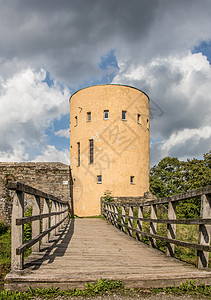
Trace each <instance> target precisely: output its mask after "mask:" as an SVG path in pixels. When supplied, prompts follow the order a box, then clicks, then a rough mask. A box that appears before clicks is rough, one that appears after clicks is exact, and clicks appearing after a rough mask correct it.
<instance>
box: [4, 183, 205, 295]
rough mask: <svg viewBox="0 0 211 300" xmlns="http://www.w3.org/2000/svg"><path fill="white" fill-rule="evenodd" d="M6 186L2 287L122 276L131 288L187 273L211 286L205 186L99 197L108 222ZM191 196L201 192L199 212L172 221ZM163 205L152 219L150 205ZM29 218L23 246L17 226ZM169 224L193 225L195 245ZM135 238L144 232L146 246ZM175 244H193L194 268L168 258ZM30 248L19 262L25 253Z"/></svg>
mask: <svg viewBox="0 0 211 300" xmlns="http://www.w3.org/2000/svg"><path fill="white" fill-rule="evenodd" d="M8 188H10V189H12V190H14V191H15V196H14V200H13V214H12V248H11V251H12V265H11V272H10V273H9V274H8V275H7V276H6V278H5V287H6V288H9V289H11V290H26V289H27V287H28V286H31V287H51V286H56V287H61V288H63V289H66V288H73V287H77V288H82V287H84V285H85V283H86V282H89V283H93V282H95V281H96V280H98V279H99V278H107V279H115V280H122V281H123V283H124V285H125V286H126V287H138V288H152V287H166V286H169V285H171V286H178V285H179V284H180V283H181V282H185V281H186V280H187V279H191V280H196V282H197V283H198V284H202V283H205V284H209V285H210V284H211V272H210V270H209V269H208V268H207V267H208V260H209V251H210V249H211V247H210V229H211V218H210V216H211V199H210V195H211V186H208V187H205V188H201V189H198V190H194V191H191V192H187V193H184V194H179V195H175V196H172V197H168V198H164V199H158V200H150V201H147V202H143V203H140V202H139V203H115V202H106V201H103V200H102V202H101V207H102V215H104V218H106V219H107V221H106V220H103V219H98V218H83V219H81V218H68V209H69V208H68V203H67V202H63V201H61V200H59V199H58V198H55V197H53V196H51V195H49V194H45V193H43V192H41V191H39V190H36V189H33V188H31V187H29V186H26V185H23V184H21V183H17V182H15V183H9V185H8ZM24 193H28V194H31V195H34V205H33V213H32V216H30V217H24ZM196 197H200V198H201V218H200V219H187V220H185V219H177V218H176V203H177V202H178V201H183V200H185V199H189V198H196ZM40 198H43V204H42V205H41V201H40ZM163 204H166V207H168V208H165V209H168V218H167V219H164V218H158V217H159V214H158V213H157V211H158V210H157V207H159V206H162V205H163ZM41 207H43V208H42V209H41ZM145 209H148V214H149V212H151V217H150V218H146V217H144V213H143V212H144V210H145ZM41 211H42V212H41ZM29 222H32V239H31V240H30V241H29V242H27V243H25V244H24V243H23V232H24V231H23V226H24V224H26V223H29ZM143 222H146V223H147V222H148V223H149V224H150V228H149V231H148V232H145V231H144V229H143ZM159 223H162V224H167V236H166V237H164V236H160V235H158V234H157V224H159ZM176 224H198V225H199V240H198V243H195V244H194V243H190V242H187V241H178V240H177V239H176ZM112 225H113V226H112ZM114 227H115V228H114ZM126 233H127V234H126ZM142 236H145V237H148V238H149V244H150V245H149V246H148V245H146V244H144V243H142V242H140V240H141V239H142ZM134 237H135V238H134ZM156 240H162V241H164V242H165V243H166V246H167V251H166V253H162V252H161V251H158V250H157V249H155V248H154V247H155V245H156ZM174 245H179V246H182V247H189V248H190V247H191V248H194V249H196V250H197V258H196V259H197V265H198V268H196V267H194V266H193V265H189V264H187V263H184V262H181V261H179V260H177V259H175V258H174V257H173V255H174ZM29 247H32V253H31V255H30V256H28V257H27V258H26V259H25V260H24V261H23V256H24V255H23V254H24V251H25V250H26V249H28V248H29Z"/></svg>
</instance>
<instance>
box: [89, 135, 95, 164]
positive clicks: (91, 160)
mask: <svg viewBox="0 0 211 300" xmlns="http://www.w3.org/2000/svg"><path fill="white" fill-rule="evenodd" d="M89 163H90V164H93V163H94V140H89Z"/></svg>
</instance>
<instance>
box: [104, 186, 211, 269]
mask: <svg viewBox="0 0 211 300" xmlns="http://www.w3.org/2000/svg"><path fill="white" fill-rule="evenodd" d="M199 196H200V199H201V215H200V219H177V216H176V203H177V202H178V201H184V200H187V199H190V198H196V197H199ZM101 201H102V202H101V210H102V215H103V216H104V217H105V218H106V219H107V220H108V221H109V222H111V223H112V224H113V225H114V226H115V227H117V228H119V229H120V230H122V231H123V232H125V233H127V234H129V235H130V236H132V233H135V234H136V238H137V239H138V240H141V236H146V237H149V242H150V246H151V247H155V246H156V239H158V240H161V241H164V242H166V255H167V256H174V248H175V245H177V246H182V247H187V248H193V249H196V250H197V266H198V268H207V267H208V261H209V251H210V250H211V247H210V235H211V186H210V185H209V186H206V187H204V188H200V189H196V190H192V191H189V192H186V193H182V194H178V195H174V196H171V197H166V198H162V199H155V200H149V201H145V202H142V203H140V202H139V203H129V202H125V203H116V202H108V201H107V202H106V201H104V200H101ZM199 201H200V200H199ZM162 204H165V205H166V204H167V205H166V206H167V207H168V208H167V209H168V219H158V216H157V206H158V205H162ZM147 207H148V209H149V208H151V216H150V218H144V217H143V208H147ZM135 208H136V210H137V211H138V212H137V211H136V214H137V217H135V216H134V209H135ZM134 220H136V221H135V222H134ZM143 222H149V223H150V232H144V231H143ZM133 223H136V226H134V224H133ZM158 223H162V224H166V225H167V237H164V236H160V235H158V234H157V224H158ZM176 224H187V225H190V224H197V225H199V235H198V243H197V244H196V243H191V242H186V241H181V240H177V239H176ZM134 227H135V228H134Z"/></svg>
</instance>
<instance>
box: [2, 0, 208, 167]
mask: <svg viewBox="0 0 211 300" xmlns="http://www.w3.org/2000/svg"><path fill="white" fill-rule="evenodd" d="M210 15H211V1H210V0H201V1H198V0H177V1H175V0H75V1H73V0H59V1H58V0H57V1H56V0H42V1H41V0H36V1H34V0H0V41H1V42H0V161H2V162H12V161H17V162H21V161H60V162H63V163H66V164H69V143H70V141H69V97H70V96H71V94H73V93H74V92H75V91H77V90H78V89H81V88H84V87H87V86H90V85H95V84H107V83H108V74H110V83H113V84H124V85H130V86H134V87H136V88H138V89H140V90H142V91H144V92H145V93H147V94H148V96H149V98H150V116H151V120H150V126H151V128H150V130H151V140H150V151H151V166H153V165H154V164H157V163H158V162H159V161H160V159H162V158H164V157H166V156H171V157H178V158H179V159H181V160H186V159H188V158H189V159H191V158H193V157H195V158H202V156H203V154H204V153H207V152H208V151H209V150H210V149H211V69H210V64H211V18H210Z"/></svg>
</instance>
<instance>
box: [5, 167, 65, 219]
mask: <svg viewBox="0 0 211 300" xmlns="http://www.w3.org/2000/svg"><path fill="white" fill-rule="evenodd" d="M8 181H19V182H22V183H25V184H27V185H31V186H33V187H34V188H37V189H39V190H42V191H43V192H46V193H49V194H52V195H54V196H57V197H59V198H61V199H63V200H65V201H67V200H68V201H70V169H69V166H68V165H65V164H62V163H46V162H41V163H39V162H38V163H32V162H25V163H1V162H0V221H3V222H5V223H7V224H10V221H11V210H12V197H13V192H11V191H9V190H8V189H7V188H6V184H7V182H8ZM25 199H26V201H25V206H26V207H27V206H29V205H30V204H31V200H32V196H27V197H25Z"/></svg>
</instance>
